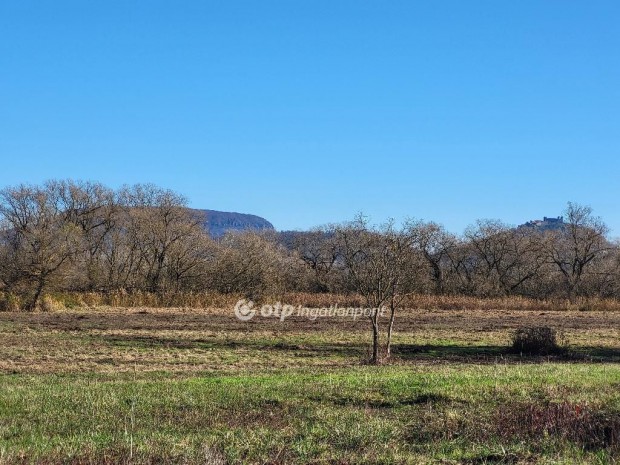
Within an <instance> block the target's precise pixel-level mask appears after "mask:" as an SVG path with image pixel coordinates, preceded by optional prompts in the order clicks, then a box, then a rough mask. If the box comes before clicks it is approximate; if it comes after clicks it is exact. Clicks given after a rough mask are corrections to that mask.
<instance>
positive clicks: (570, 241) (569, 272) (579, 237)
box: [545, 202, 611, 302]
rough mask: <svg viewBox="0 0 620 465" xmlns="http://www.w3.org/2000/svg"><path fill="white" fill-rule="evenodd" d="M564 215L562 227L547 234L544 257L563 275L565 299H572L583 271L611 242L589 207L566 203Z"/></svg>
mask: <svg viewBox="0 0 620 465" xmlns="http://www.w3.org/2000/svg"><path fill="white" fill-rule="evenodd" d="M565 218H566V221H565V223H566V227H565V228H564V229H560V230H558V231H550V232H548V233H547V235H546V240H545V247H546V251H547V257H548V260H549V261H550V262H551V263H552V264H554V265H555V266H556V267H557V269H558V271H559V272H560V273H561V275H562V277H563V282H564V289H565V292H566V296H567V298H568V299H569V300H570V301H571V302H574V300H575V296H576V293H577V291H578V290H579V286H580V284H581V283H582V281H583V279H584V276H585V274H586V273H587V272H588V271H589V270H590V268H591V267H592V265H593V264H594V263H595V261H596V259H597V258H599V257H601V256H603V254H605V253H606V252H607V251H609V250H610V249H611V245H610V244H609V242H608V241H607V239H606V234H607V232H608V228H607V226H606V225H605V223H603V221H602V220H601V219H600V218H598V217H595V216H593V215H592V208H591V207H588V206H584V205H578V204H575V203H572V202H569V203H568V207H567V209H566V213H565Z"/></svg>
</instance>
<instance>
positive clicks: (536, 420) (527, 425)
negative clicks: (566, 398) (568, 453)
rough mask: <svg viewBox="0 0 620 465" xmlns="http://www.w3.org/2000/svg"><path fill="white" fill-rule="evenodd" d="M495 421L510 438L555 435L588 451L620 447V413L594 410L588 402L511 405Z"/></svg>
mask: <svg viewBox="0 0 620 465" xmlns="http://www.w3.org/2000/svg"><path fill="white" fill-rule="evenodd" d="M493 423H494V425H495V427H496V428H497V435H498V436H499V437H501V438H503V439H508V440H515V439H520V440H526V441H533V440H536V439H540V438H542V437H553V438H556V439H560V440H565V441H570V442H573V443H575V444H577V445H579V446H581V447H584V448H585V449H588V450H599V449H610V450H613V451H618V450H619V448H620V412H605V411H601V410H594V409H592V408H591V407H589V406H588V405H587V404H575V403H571V402H561V403H550V402H549V403H545V404H534V403H514V404H509V405H506V406H504V407H503V408H500V409H499V410H498V411H497V412H496V414H495V418H494V421H493Z"/></svg>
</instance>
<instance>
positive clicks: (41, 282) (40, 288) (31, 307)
mask: <svg viewBox="0 0 620 465" xmlns="http://www.w3.org/2000/svg"><path fill="white" fill-rule="evenodd" d="M44 287H45V279H44V278H39V279H38V282H37V288H36V290H35V292H34V296H33V297H32V300H31V301H30V302H29V303H28V305H27V306H26V309H27V310H28V311H31V312H32V311H34V310H36V308H37V304H38V303H39V298H40V297H41V293H42V292H43V288H44Z"/></svg>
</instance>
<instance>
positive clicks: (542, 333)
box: [512, 326, 564, 355]
mask: <svg viewBox="0 0 620 465" xmlns="http://www.w3.org/2000/svg"><path fill="white" fill-rule="evenodd" d="M558 339H562V336H561V335H560V336H558V332H557V331H556V330H555V329H553V328H549V327H548V326H533V327H522V328H518V329H517V330H516V331H515V333H514V335H513V338H512V352H515V353H521V354H527V355H553V354H560V353H563V352H564V348H563V347H561V346H560V345H559V344H558Z"/></svg>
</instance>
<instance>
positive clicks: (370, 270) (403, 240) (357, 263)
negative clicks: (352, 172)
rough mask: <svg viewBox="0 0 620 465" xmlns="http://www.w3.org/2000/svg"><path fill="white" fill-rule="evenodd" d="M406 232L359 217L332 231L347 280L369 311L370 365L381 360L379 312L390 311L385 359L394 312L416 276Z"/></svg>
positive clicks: (390, 336)
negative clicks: (385, 307) (370, 331)
mask: <svg viewBox="0 0 620 465" xmlns="http://www.w3.org/2000/svg"><path fill="white" fill-rule="evenodd" d="M409 230H410V228H409V227H405V228H403V229H402V230H398V229H396V228H395V226H394V224H393V223H388V224H386V225H384V226H382V227H380V228H373V227H370V226H369V224H368V222H367V220H366V219H365V218H364V217H362V216H359V217H358V218H357V219H356V220H355V221H353V222H352V223H348V224H344V225H340V226H336V227H335V228H334V230H333V234H334V236H335V238H336V240H337V242H338V246H339V250H340V257H341V260H342V264H343V266H344V268H345V269H346V272H347V276H348V279H349V280H350V282H351V284H352V286H353V288H354V289H355V290H356V291H357V292H358V293H359V294H360V295H361V296H363V298H364V299H365V301H366V304H367V306H368V307H369V308H370V309H372V312H371V314H370V315H369V319H370V322H371V326H372V356H371V359H370V362H371V363H373V364H378V363H380V361H381V354H380V321H379V318H380V315H381V311H380V309H381V308H382V307H384V306H387V307H389V311H390V314H389V322H388V328H387V340H386V345H385V356H386V358H387V357H389V356H390V352H391V338H392V331H393V326H394V318H395V315H396V310H397V309H398V307H399V306H400V304H401V303H402V301H403V299H404V298H405V297H406V295H407V294H408V293H409V292H411V289H412V287H413V280H414V279H415V276H416V273H415V270H414V269H415V266H416V264H415V261H414V260H413V247H412V246H413V239H412V237H411V235H410V234H409V233H408V231H409Z"/></svg>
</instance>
